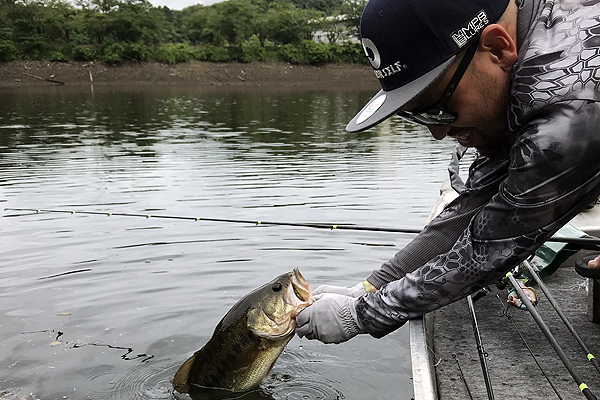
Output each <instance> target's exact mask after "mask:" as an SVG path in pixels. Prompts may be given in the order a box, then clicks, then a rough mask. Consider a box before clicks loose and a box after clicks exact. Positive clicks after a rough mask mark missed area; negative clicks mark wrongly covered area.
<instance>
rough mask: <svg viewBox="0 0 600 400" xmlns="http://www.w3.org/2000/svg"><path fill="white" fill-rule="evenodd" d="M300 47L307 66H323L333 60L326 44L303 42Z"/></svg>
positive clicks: (310, 41)
mask: <svg viewBox="0 0 600 400" xmlns="http://www.w3.org/2000/svg"><path fill="white" fill-rule="evenodd" d="M300 46H301V49H302V53H304V59H305V61H306V62H308V63H309V64H324V63H326V62H329V61H331V60H332V59H333V54H332V52H331V48H330V46H329V45H328V44H327V43H317V42H314V41H312V40H303V41H302V44H301V45H300Z"/></svg>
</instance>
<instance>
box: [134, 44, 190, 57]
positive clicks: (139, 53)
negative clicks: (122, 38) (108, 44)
mask: <svg viewBox="0 0 600 400" xmlns="http://www.w3.org/2000/svg"><path fill="white" fill-rule="evenodd" d="M148 57H150V49H149V48H148V47H147V46H146V45H144V44H143V43H127V44H126V45H125V52H124V53H123V58H124V59H127V60H131V61H146V60H147V59H148ZM186 61H187V60H186Z"/></svg>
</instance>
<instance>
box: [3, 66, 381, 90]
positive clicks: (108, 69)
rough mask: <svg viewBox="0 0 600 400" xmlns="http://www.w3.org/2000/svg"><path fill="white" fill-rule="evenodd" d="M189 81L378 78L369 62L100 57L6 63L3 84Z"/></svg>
mask: <svg viewBox="0 0 600 400" xmlns="http://www.w3.org/2000/svg"><path fill="white" fill-rule="evenodd" d="M59 83H64V84H65V85H83V84H85V85H89V84H90V83H93V84H94V85H104V84H125V83H127V84H153V85H156V84H188V85H286V86H287V85H290V86H296V85H306V84H310V85H314V84H351V85H363V86H365V85H372V86H373V87H374V88H377V87H378V86H379V85H378V82H377V80H376V79H375V76H374V75H373V70H372V69H371V67H370V66H367V65H356V64H341V65H340V64H332V65H324V66H319V67H313V66H307V65H290V64H286V63H260V62H252V63H248V64H239V63H206V62H195V61H193V62H188V63H183V64H176V65H167V64H161V63H156V62H144V63H126V64H122V65H118V66H111V65H106V64H103V63H100V62H94V63H92V62H87V63H85V62H68V63H52V62H47V61H46V62H43V61H15V62H10V63H0V87H2V86H3V87H8V86H11V87H14V86H26V85H53V84H59Z"/></svg>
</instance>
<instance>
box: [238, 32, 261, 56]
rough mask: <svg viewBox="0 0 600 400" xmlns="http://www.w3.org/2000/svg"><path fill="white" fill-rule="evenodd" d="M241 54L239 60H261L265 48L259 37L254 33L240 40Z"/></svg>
mask: <svg viewBox="0 0 600 400" xmlns="http://www.w3.org/2000/svg"><path fill="white" fill-rule="evenodd" d="M241 47H242V55H241V60H240V61H243V62H250V61H252V60H257V61H263V60H264V59H265V48H264V47H263V46H262V44H261V43H260V39H259V38H258V36H256V35H252V36H250V39H248V40H244V41H243V42H242V46H241Z"/></svg>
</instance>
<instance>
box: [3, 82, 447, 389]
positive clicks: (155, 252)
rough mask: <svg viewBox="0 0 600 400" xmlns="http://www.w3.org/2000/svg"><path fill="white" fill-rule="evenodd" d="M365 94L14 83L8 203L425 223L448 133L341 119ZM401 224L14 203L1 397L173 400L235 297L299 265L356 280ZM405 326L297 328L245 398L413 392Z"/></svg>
mask: <svg viewBox="0 0 600 400" xmlns="http://www.w3.org/2000/svg"><path fill="white" fill-rule="evenodd" d="M372 94H373V91H367V92H361V91H359V92H355V91H348V90H334V89H328V90H308V89H302V90H300V89H295V90H292V89H287V90H286V89H277V90H275V89H273V90H269V89H261V88H254V89H251V90H249V89H247V90H240V89H235V90H234V89H230V90H229V91H227V90H216V89H214V90H212V91H211V90H208V91H207V90H206V89H193V88H180V87H166V88H149V87H135V88H108V87H97V88H95V90H94V92H91V91H90V90H89V88H76V89H72V88H65V87H62V88H60V87H59V88H53V87H50V88H45V89H43V90H41V89H29V90H27V89H19V90H16V89H15V90H12V89H11V90H8V89H3V90H2V91H0V188H1V191H0V206H1V207H2V209H4V208H6V207H27V208H36V209H38V208H56V209H67V210H82V211H83V210H87V211H92V210H93V211H107V212H108V211H112V212H133V213H153V214H168V215H181V216H192V217H212V218H226V219H230V218H234V219H247V220H270V221H294V222H330V223H337V224H341V223H352V224H358V225H367V226H386V227H408V228H418V227H421V226H422V224H423V223H424V222H425V219H426V218H427V215H428V213H429V210H430V209H431V207H432V206H433V204H434V203H435V201H436V196H437V194H438V190H439V187H440V185H441V182H442V181H443V179H444V178H445V176H446V172H445V167H446V164H447V162H448V160H449V152H450V150H451V148H452V147H453V146H454V144H453V143H452V142H450V141H448V142H446V141H442V142H435V141H434V140H433V139H431V137H430V136H429V135H428V134H426V133H425V132H423V130H422V129H420V128H415V127H412V126H410V125H406V124H404V123H403V122H402V121H400V120H396V119H392V120H391V121H389V122H386V123H384V124H382V125H381V126H379V127H378V128H376V129H372V130H370V131H368V132H366V133H362V134H354V135H350V134H347V133H345V132H344V129H343V128H344V126H345V124H346V122H347V121H349V120H350V119H351V118H352V116H353V115H354V113H355V112H356V111H357V110H358V109H359V108H360V107H361V106H362V104H364V103H365V102H366V101H367V100H368V98H369V97H370V95H372ZM410 238H411V236H410V235H401V234H386V233H370V232H350V231H329V230H314V229H306V228H290V227H266V226H264V227H256V226H253V225H243V224H231V223H205V222H192V221H173V220H159V219H152V218H150V219H146V218H130V217H117V216H113V217H104V216H83V215H69V214H30V213H26V212H13V211H3V215H2V218H0V243H1V246H2V247H1V248H2V252H1V253H0V274H1V275H0V276H1V277H2V279H0V397H1V398H3V399H20V398H22V397H25V396H27V395H28V394H29V393H33V395H34V396H37V398H40V399H42V400H51V399H173V398H175V397H174V395H173V394H172V387H171V383H170V380H171V379H172V377H173V375H174V373H175V371H176V370H177V368H178V367H179V366H180V364H181V363H182V362H183V361H185V360H186V359H187V357H189V356H190V355H191V354H192V353H193V352H194V351H196V350H198V349H199V348H200V347H202V345H203V344H204V343H205V342H206V341H207V340H208V338H209V337H210V336H211V334H212V332H213V330H214V327H215V326H216V324H217V323H218V321H219V320H220V319H221V318H222V317H223V315H225V313H226V312H227V310H229V308H230V307H231V306H232V305H233V304H234V303H235V302H236V301H237V300H238V299H239V298H240V297H242V296H244V295H245V294H247V293H248V292H250V291H251V290H252V289H254V288H256V287H258V286H260V285H262V284H264V283H266V282H268V281H270V280H271V279H273V278H274V277H275V276H277V275H279V274H281V273H283V272H286V271H290V270H291V269H292V268H294V267H298V268H299V269H300V271H301V272H302V273H303V275H304V276H305V277H306V279H307V280H308V282H309V283H310V284H311V285H312V286H313V288H316V287H317V286H318V285H319V284H322V283H329V284H336V285H353V284H355V283H356V282H358V281H359V280H362V279H364V278H365V277H366V276H368V275H369V273H370V271H371V270H373V269H375V268H378V266H379V265H380V264H381V263H382V262H384V261H386V260H387V259H389V258H390V257H392V256H393V254H394V253H395V252H396V251H397V250H398V249H400V248H401V247H402V246H404V245H405V244H406V243H407V242H408V241H409V240H410ZM405 328H406V327H405ZM405 328H403V329H400V330H398V331H396V332H394V333H393V334H391V335H388V336H387V337H385V338H383V339H380V340H375V339H373V338H371V337H370V336H368V335H362V336H361V337H357V338H355V339H353V340H351V341H350V342H348V343H345V344H342V345H323V344H321V343H318V342H313V341H307V340H300V339H298V338H297V337H295V338H294V339H293V340H292V341H291V342H290V343H289V345H288V347H287V349H286V351H285V353H284V354H283V355H282V356H281V357H280V358H279V360H278V361H277V363H276V365H275V367H274V369H273V371H272V374H271V377H270V378H269V379H268V380H267V381H266V382H264V384H263V385H262V386H261V388H260V390H257V391H255V392H253V393H250V394H249V395H246V396H244V397H243V398H245V399H251V398H261V399H263V398H273V399H364V398H380V399H392V398H394V399H398V398H400V399H410V398H411V395H412V382H411V372H410V360H409V351H408V335H407V334H408V330H407V329H405Z"/></svg>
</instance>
